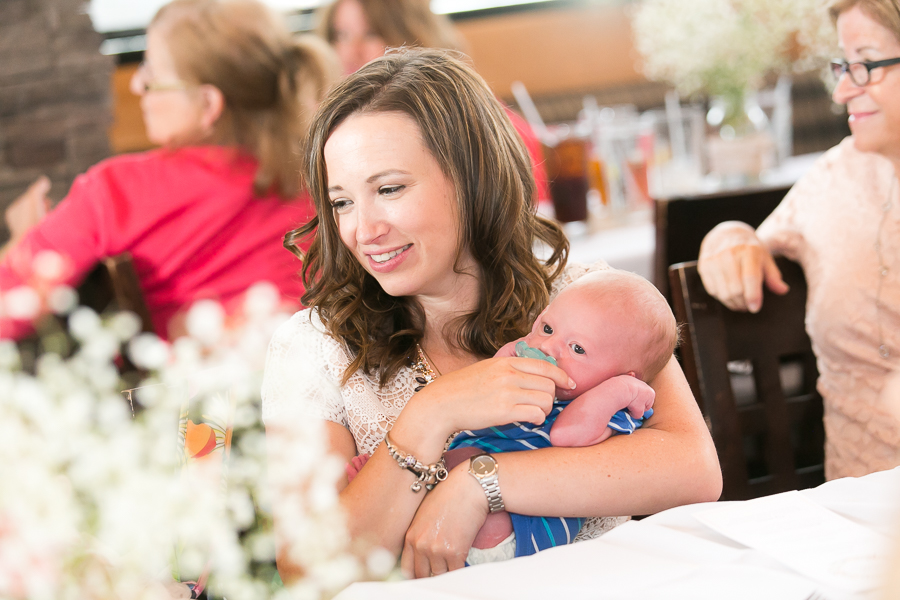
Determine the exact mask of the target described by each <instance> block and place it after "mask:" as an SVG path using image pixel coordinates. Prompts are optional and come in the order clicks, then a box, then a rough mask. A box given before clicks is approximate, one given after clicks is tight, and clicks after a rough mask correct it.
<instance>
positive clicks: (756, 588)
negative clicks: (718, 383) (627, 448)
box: [338, 468, 900, 600]
mask: <svg viewBox="0 0 900 600" xmlns="http://www.w3.org/2000/svg"><path fill="white" fill-rule="evenodd" d="M789 494H793V495H792V496H785V497H784V498H785V499H788V498H790V499H793V500H795V501H799V504H800V506H803V504H804V503H810V502H811V503H812V504H810V511H809V512H810V513H814V512H816V511H818V512H822V511H821V509H822V508H824V509H827V510H828V511H831V512H829V513H827V514H826V515H825V516H827V517H830V518H832V519H833V520H836V521H838V522H839V524H840V523H844V524H845V525H846V526H847V527H849V528H850V529H851V530H852V531H851V533H859V534H865V535H862V536H861V537H862V538H863V539H868V537H867V536H871V537H873V538H875V537H877V538H878V539H879V540H883V541H884V542H885V544H886V545H885V547H888V546H892V545H895V544H896V543H897V540H898V536H897V533H898V527H897V526H898V520H897V517H898V511H900V468H898V469H894V470H892V471H885V472H882V473H875V474H872V475H868V476H866V477H861V478H846V479H839V480H836V481H832V482H829V483H826V484H824V485H822V486H820V487H818V488H815V489H812V490H805V491H803V492H799V494H798V493H796V492H793V493H789ZM773 500H775V501H778V500H780V498H777V497H770V498H765V499H758V500H750V501H747V502H740V503H736V502H729V503H724V502H723V503H705V504H693V505H689V506H682V507H678V508H674V509H671V510H667V511H664V512H662V513H659V514H657V515H654V516H652V517H649V518H646V519H643V520H641V521H632V522H629V523H626V524H625V525H622V526H620V527H618V528H616V529H615V530H613V531H612V532H610V533H608V534H606V535H604V536H603V537H601V538H599V539H596V540H590V541H585V542H581V543H578V544H574V545H571V546H565V547H561V548H554V549H551V550H546V551H544V552H540V553H538V554H537V555H535V556H531V557H525V558H518V559H515V560H511V561H507V562H503V563H495V564H489V565H481V566H477V567H469V568H466V569H461V570H458V571H454V572H452V573H448V574H445V575H441V576H439V577H433V578H430V579H420V580H416V581H402V582H391V583H357V584H354V585H352V586H350V587H349V588H348V589H347V590H345V591H344V592H343V593H341V594H340V595H339V596H338V600H356V599H360V600H362V599H365V600H379V599H392V600H393V599H404V598H410V599H413V598H415V599H416V600H451V599H452V600H460V599H473V600H474V599H478V600H482V599H483V600H488V599H490V600H500V599H507V598H508V599H510V600H513V599H515V600H532V599H533V600H547V599H549V598H566V599H567V600H578V599H581V598H584V599H588V598H590V599H605V598H629V599H634V598H659V599H663V598H665V599H669V600H670V599H679V598H684V599H691V600H698V599H705V598H709V599H717V600H718V599H728V600H733V599H743V598H746V599H748V600H750V599H758V598H765V599H766V600H808V599H809V598H811V597H813V594H818V595H817V596H815V598H817V599H818V598H822V599H825V600H870V599H876V598H879V597H880V596H879V592H878V589H877V587H878V586H877V585H876V583H877V582H876V581H873V582H872V585H871V586H869V589H867V590H863V591H860V590H856V591H850V592H848V591H847V589H840V588H835V587H833V586H830V585H828V584H827V583H824V582H823V580H822V579H815V578H812V577H809V576H807V575H804V574H803V573H802V572H801V571H802V569H800V570H797V569H795V568H791V567H789V566H787V564H785V562H790V557H788V559H787V560H785V558H784V557H783V556H782V557H780V558H776V556H777V555H778V552H777V551H772V552H767V551H765V550H762V549H753V548H750V547H748V546H746V545H743V544H741V543H739V542H737V541H734V540H733V539H730V538H729V537H726V536H725V535H722V534H720V533H717V532H716V531H715V530H713V529H711V528H710V527H708V526H706V525H704V524H702V523H701V522H700V520H699V518H702V517H703V516H705V515H704V514H703V513H706V514H707V515H708V514H710V511H711V510H715V509H721V508H723V507H724V508H726V509H728V510H730V509H732V508H733V509H738V510H743V509H757V510H758V509H759V508H761V507H763V508H764V507H766V506H771V505H774V502H773ZM812 509H815V510H812ZM719 512H720V513H721V510H720V511H719ZM773 512H775V511H773ZM772 516H773V518H775V517H777V516H778V514H773V515H772ZM844 519H848V520H849V521H850V523H847V522H846V521H845V520H844ZM792 535H793V533H791V532H790V531H788V530H785V531H783V532H782V533H781V539H780V541H779V542H778V547H782V548H784V547H789V546H790V545H791V543H792V542H793V541H801V540H792V539H791V536H792ZM889 554H890V553H889V552H887V551H884V550H883V549H882V548H881V547H879V548H878V549H875V548H873V549H872V552H871V555H872V556H871V558H872V560H875V559H877V560H878V566H879V569H881V568H882V562H883V560H884V558H885V557H886V556H888V555H889ZM828 566H829V568H831V565H828ZM845 566H846V565H845ZM851 567H852V565H851ZM841 568H843V567H841V566H838V567H835V569H837V570H838V571H839V570H840V569H841ZM848 568H849V567H848ZM826 571H827V569H826ZM836 573H837V574H838V575H840V573H839V572H837V571H836ZM872 579H873V580H880V576H878V577H873V578H872Z"/></svg>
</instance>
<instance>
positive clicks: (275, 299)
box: [244, 281, 281, 318]
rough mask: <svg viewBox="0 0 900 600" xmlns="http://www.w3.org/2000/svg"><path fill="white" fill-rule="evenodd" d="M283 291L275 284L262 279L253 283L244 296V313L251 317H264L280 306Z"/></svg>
mask: <svg viewBox="0 0 900 600" xmlns="http://www.w3.org/2000/svg"><path fill="white" fill-rule="evenodd" d="M280 301H281V293H280V292H279V291H278V288H277V287H276V286H275V284H273V283H271V282H269V281H260V282H259V283H255V284H253V285H252V286H251V287H250V289H248V290H247V294H246V295H245V296H244V314H245V315H247V316H248V317H250V318H263V317H266V316H268V315H270V314H272V313H273V312H274V311H275V310H277V308H278V303H279V302H280Z"/></svg>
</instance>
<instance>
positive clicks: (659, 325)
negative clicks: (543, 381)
mask: <svg viewBox="0 0 900 600" xmlns="http://www.w3.org/2000/svg"><path fill="white" fill-rule="evenodd" d="M677 341H678V329H677V325H676V324H675V317H674V316H673V315H672V310H671V309H670V308H669V305H668V303H667V302H666V299H665V298H663V296H662V294H660V293H659V291H658V290H657V289H656V288H655V287H654V286H653V284H651V283H650V282H649V281H647V280H646V279H644V278H643V277H640V276H638V275H635V274H633V273H626V272H624V271H617V270H615V269H610V270H605V271H599V272H596V273H591V274H588V275H585V276H584V277H581V278H580V279H578V280H577V281H575V282H574V283H573V284H571V285H570V286H568V287H567V288H566V289H564V290H563V291H562V292H560V294H559V295H558V296H557V297H556V299H554V300H553V302H551V303H550V305H549V306H548V307H547V308H546V309H544V312H542V313H541V314H540V315H539V316H538V318H537V320H535V322H534V326H533V327H532V328H531V333H529V334H528V335H527V336H526V337H525V342H526V343H527V344H528V345H529V346H531V347H533V348H537V349H539V350H541V351H542V352H544V353H545V354H547V355H549V356H552V357H553V358H554V359H556V362H557V364H558V365H559V367H560V368H561V369H562V370H564V371H565V372H566V373H567V374H568V375H569V377H571V378H572V379H573V380H575V383H576V388H575V389H574V390H563V389H557V395H558V397H559V398H562V399H569V398H574V397H575V396H578V395H579V394H581V393H583V392H585V391H587V390H589V389H591V388H593V387H594V386H596V385H597V384H599V383H600V382H602V381H605V380H606V379H609V378H610V377H613V376H615V375H623V374H628V373H630V374H633V375H635V376H636V377H638V378H639V379H642V380H643V381H650V380H652V379H653V378H654V377H655V376H656V374H657V373H659V372H660V371H661V370H662V368H663V367H664V366H665V365H666V363H667V362H668V361H669V359H670V358H671V357H672V352H673V351H674V350H675V345H676V344H677Z"/></svg>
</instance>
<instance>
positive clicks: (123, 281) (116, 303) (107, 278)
mask: <svg viewBox="0 0 900 600" xmlns="http://www.w3.org/2000/svg"><path fill="white" fill-rule="evenodd" d="M78 298H79V303H80V304H82V305H84V306H88V307H90V308H92V309H94V310H95V311H96V312H97V313H102V312H103V311H105V310H110V309H112V310H128V311H131V312H133V313H134V314H136V315H137V316H138V317H139V318H140V319H141V331H144V332H153V331H154V329H153V320H152V319H151V318H150V311H149V309H148V308H147V304H146V302H144V295H143V292H142V291H141V285H140V282H139V281H138V277H137V273H136V272H135V270H134V262H132V259H131V255H130V254H128V253H123V254H119V255H117V256H111V257H109V258H107V259H104V260H103V261H102V262H100V263H99V264H98V265H97V266H96V267H95V268H94V270H93V271H91V272H90V273H89V274H88V276H87V277H86V278H85V280H84V281H83V282H82V283H81V285H80V286H78Z"/></svg>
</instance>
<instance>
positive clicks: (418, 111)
mask: <svg viewBox="0 0 900 600" xmlns="http://www.w3.org/2000/svg"><path fill="white" fill-rule="evenodd" d="M385 112H388V113H390V112H397V113H402V114H405V115H407V116H409V117H410V118H412V119H413V121H415V122H416V124H417V126H418V128H419V130H420V131H421V133H422V139H423V140H424V142H425V145H426V147H427V148H428V150H429V151H430V152H431V154H432V156H433V157H434V159H435V160H436V161H437V163H438V164H439V165H440V167H441V169H442V170H443V172H444V174H445V175H446V176H447V178H448V179H449V180H450V181H452V182H453V185H454V188H455V189H456V194H457V207H458V208H457V210H458V211H459V213H458V214H459V223H460V224H461V231H460V247H459V250H458V254H457V259H458V258H459V257H460V256H461V255H462V253H463V251H464V249H465V250H468V252H469V254H470V255H471V256H472V257H474V258H475V261H476V262H477V263H478V268H479V273H478V276H479V281H480V285H481V291H480V292H481V293H480V294H479V299H478V305H477V306H476V307H475V309H474V310H473V311H472V312H471V313H469V314H466V315H463V316H462V317H460V319H459V320H458V321H457V322H456V323H455V324H456V325H457V327H456V330H455V333H456V335H455V339H453V340H452V343H454V344H455V345H456V346H457V347H459V348H461V349H464V350H466V351H467V352H470V353H471V354H474V355H476V356H482V357H489V356H492V355H493V354H494V353H495V352H496V351H497V350H498V349H499V348H500V347H501V346H503V344H505V343H506V342H509V341H511V340H513V339H516V338H519V337H521V336H523V335H525V334H526V333H527V332H528V331H529V330H530V329H531V323H532V322H533V321H534V319H535V318H536V317H537V315H538V313H540V311H541V310H543V309H544V307H545V306H546V305H547V302H548V299H549V292H550V285H551V283H552V282H553V281H554V280H555V279H556V277H557V276H558V275H559V274H560V272H561V271H562V269H563V268H564V267H565V264H566V257H567V254H568V248H569V243H568V241H567V240H566V237H565V235H564V234H563V232H562V230H561V229H560V227H559V225H558V224H556V223H554V222H552V221H548V220H546V219H543V218H541V217H538V216H537V215H536V214H535V210H534V195H535V183H534V176H533V175H532V172H531V160H530V159H529V157H528V152H527V151H526V149H525V145H524V143H523V142H522V138H521V137H519V135H518V133H516V130H515V129H514V128H513V126H512V124H511V123H510V121H509V117H508V116H507V115H506V112H505V111H504V109H503V106H501V104H500V103H499V101H498V100H497V99H496V97H495V96H494V94H493V93H492V92H491V90H490V88H489V87H488V86H487V84H486V83H485V81H484V80H483V79H482V78H481V76H480V75H478V74H477V73H476V72H475V71H474V69H472V68H471V67H470V66H469V65H467V64H466V63H464V62H463V61H462V60H459V59H458V58H455V57H454V56H453V55H452V53H450V52H447V51H442V50H426V49H413V48H407V49H403V50H401V51H397V52H393V53H389V54H387V55H386V56H383V57H381V58H377V59H375V60H373V61H372V62H370V63H369V64H367V65H365V66H364V67H363V68H361V69H360V70H359V71H357V72H356V73H354V74H351V75H350V76H348V77H347V79H345V80H344V81H343V82H341V83H340V84H339V85H338V86H337V87H336V88H335V89H334V90H332V92H331V93H330V94H329V95H328V97H327V98H326V99H325V100H323V101H322V104H321V106H320V107H319V111H318V112H317V113H316V116H315V119H314V120H313V124H312V127H311V129H310V136H309V144H308V148H307V156H306V160H305V167H306V168H305V173H306V181H307V184H308V185H309V191H310V194H311V195H312V197H313V201H314V202H315V206H316V211H317V216H316V217H314V218H313V219H312V220H311V221H310V222H309V223H308V224H306V225H305V226H303V227H301V228H299V229H297V230H295V231H292V232H289V233H288V234H287V235H286V236H285V241H284V245H285V247H287V248H288V249H290V250H291V251H292V252H294V253H295V254H296V255H297V256H299V257H300V258H301V260H303V282H304V286H305V287H306V294H304V296H303V298H302V302H303V304H305V305H306V306H314V307H316V308H317V309H318V314H319V316H320V317H321V319H322V321H323V322H324V323H325V326H326V327H327V329H328V331H329V333H330V334H331V335H332V336H333V337H334V338H335V339H338V340H341V341H343V342H344V343H345V344H346V345H347V347H348V348H349V349H350V350H351V352H353V353H354V354H355V357H354V359H353V361H352V362H351V363H350V365H349V366H348V367H347V370H346V371H345V372H344V380H345V381H346V380H347V379H348V378H349V377H350V375H351V374H352V373H354V372H355V371H356V370H358V369H362V370H363V372H365V373H367V374H371V373H373V372H377V375H378V378H379V381H380V382H381V384H382V385H384V384H385V383H386V382H387V381H388V380H389V379H390V378H391V377H392V376H393V375H395V374H396V373H397V372H398V370H399V369H400V368H401V367H403V366H404V365H406V364H408V362H409V357H410V356H411V353H412V352H413V351H414V349H415V345H416V343H417V342H418V341H420V340H421V338H422V335H423V329H422V328H423V324H424V314H423V313H422V309H421V307H420V306H419V305H418V304H417V303H415V302H412V301H410V300H409V299H407V298H397V297H393V296H390V295H388V294H387V293H385V292H384V290H382V289H381V286H380V285H379V284H378V282H377V281H376V280H375V279H374V278H373V277H372V276H371V275H369V274H368V272H366V270H365V269H364V268H363V267H362V265H360V263H359V261H358V260H357V259H356V257H354V255H353V254H352V253H351V252H350V251H349V250H348V249H347V247H346V246H344V244H343V242H342V241H341V238H340V234H339V232H338V228H337V223H336V222H335V218H334V212H333V210H332V207H331V204H330V202H329V197H328V174H327V170H326V164H325V155H324V149H325V143H326V142H327V141H328V138H329V137H330V136H331V134H332V132H334V130H335V129H336V128H337V127H338V126H340V124H341V123H343V122H344V121H345V120H346V119H347V117H349V116H350V115H353V114H377V113H385ZM309 236H312V244H311V245H310V248H309V251H308V252H307V253H306V254H304V253H303V252H302V251H301V250H300V249H299V247H298V244H299V243H301V242H302V241H304V240H305V239H306V238H308V237H309ZM537 241H541V242H544V243H546V244H547V246H548V247H549V248H550V250H551V253H550V257H549V258H548V259H547V260H546V261H539V260H538V259H537V258H536V257H535V255H534V251H533V248H534V244H535V242H537Z"/></svg>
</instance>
